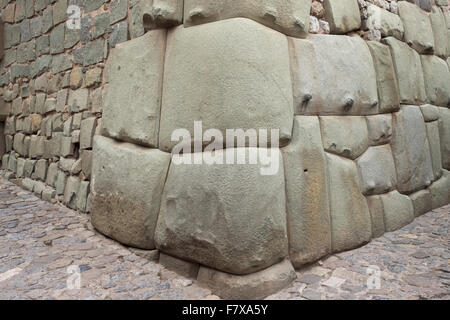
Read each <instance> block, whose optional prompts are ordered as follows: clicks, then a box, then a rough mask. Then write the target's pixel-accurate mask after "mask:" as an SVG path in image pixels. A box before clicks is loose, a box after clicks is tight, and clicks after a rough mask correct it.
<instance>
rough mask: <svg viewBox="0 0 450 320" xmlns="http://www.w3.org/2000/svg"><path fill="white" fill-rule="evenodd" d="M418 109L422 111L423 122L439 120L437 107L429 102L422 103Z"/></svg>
mask: <svg viewBox="0 0 450 320" xmlns="http://www.w3.org/2000/svg"><path fill="white" fill-rule="evenodd" d="M420 111H422V115H423V119H424V120H425V122H432V121H436V120H439V107H436V106H433V105H431V104H424V105H422V106H420Z"/></svg>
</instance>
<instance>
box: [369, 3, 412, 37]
mask: <svg viewBox="0 0 450 320" xmlns="http://www.w3.org/2000/svg"><path fill="white" fill-rule="evenodd" d="M366 25H367V27H368V28H369V29H370V30H372V29H374V30H379V31H380V33H381V36H382V37H395V38H397V39H398V40H403V34H404V32H405V29H404V28H403V22H402V20H401V19H400V17H399V16H398V15H397V14H395V13H392V12H389V11H388V10H385V9H383V8H380V7H378V6H376V5H373V4H369V6H368V7H367V21H366Z"/></svg>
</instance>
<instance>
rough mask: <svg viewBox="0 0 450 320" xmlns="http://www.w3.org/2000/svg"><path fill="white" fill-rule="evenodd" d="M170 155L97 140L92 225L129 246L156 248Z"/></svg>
mask: <svg viewBox="0 0 450 320" xmlns="http://www.w3.org/2000/svg"><path fill="white" fill-rule="evenodd" d="M169 161H170V155H169V154H168V153H164V152H161V151H159V150H155V149H145V148H142V147H138V146H136V145H132V144H129V143H119V142H116V141H114V140H112V139H109V138H105V137H102V136H95V137H94V148H93V163H92V179H91V182H92V184H91V190H92V193H91V217H92V218H91V222H92V225H93V226H94V227H95V228H96V229H97V230H99V231H100V232H102V233H103V234H105V235H107V236H109V237H111V238H113V239H116V240H117V241H119V242H122V243H124V244H126V245H130V246H135V247H138V248H142V249H154V247H155V246H154V242H153V234H154V231H155V226H156V221H157V219H158V212H159V207H160V199H161V194H162V190H163V186H164V180H165V178H166V173H167V169H168V166H169Z"/></svg>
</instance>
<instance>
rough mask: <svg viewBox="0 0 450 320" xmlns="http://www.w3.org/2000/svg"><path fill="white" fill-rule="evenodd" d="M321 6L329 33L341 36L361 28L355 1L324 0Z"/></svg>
mask: <svg viewBox="0 0 450 320" xmlns="http://www.w3.org/2000/svg"><path fill="white" fill-rule="evenodd" d="M323 6H324V8H325V19H326V20H327V22H328V23H329V24H330V31H331V33H334V34H343V33H347V32H350V31H353V30H356V29H359V27H360V26H361V16H360V13H359V7H358V1H357V0H325V1H324V2H323Z"/></svg>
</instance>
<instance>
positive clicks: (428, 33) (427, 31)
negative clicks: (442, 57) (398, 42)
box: [398, 1, 434, 54]
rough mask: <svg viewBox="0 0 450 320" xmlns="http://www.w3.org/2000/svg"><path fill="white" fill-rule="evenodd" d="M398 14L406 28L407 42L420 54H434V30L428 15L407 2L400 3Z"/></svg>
mask: <svg viewBox="0 0 450 320" xmlns="http://www.w3.org/2000/svg"><path fill="white" fill-rule="evenodd" d="M398 14H399V15H400V18H401V19H402V21H403V26H404V28H405V41H406V42H407V43H408V44H409V45H410V46H411V47H412V48H413V49H415V50H416V51H417V52H418V53H424V54H430V53H433V52H434V38H433V29H432V28H431V22H430V18H429V17H428V15H427V14H426V13H425V12H424V11H422V10H420V8H419V7H417V6H415V5H413V4H411V3H408V2H406V1H399V2H398Z"/></svg>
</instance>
